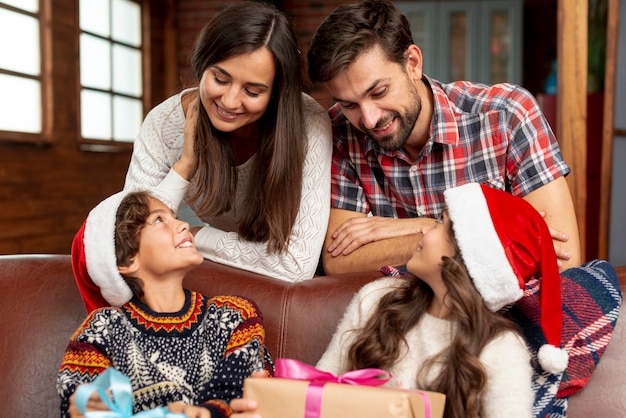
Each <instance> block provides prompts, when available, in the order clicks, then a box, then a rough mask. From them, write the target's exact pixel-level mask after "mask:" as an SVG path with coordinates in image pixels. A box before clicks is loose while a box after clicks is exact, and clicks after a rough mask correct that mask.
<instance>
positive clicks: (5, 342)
mask: <svg viewBox="0 0 626 418" xmlns="http://www.w3.org/2000/svg"><path fill="white" fill-rule="evenodd" d="M618 272H619V274H620V280H621V288H622V291H624V292H626V266H624V267H620V268H618ZM377 277H380V274H379V273H377V272H375V271H372V272H367V273H360V274H351V275H337V276H332V277H331V276H326V277H316V278H315V279H313V280H309V281H304V282H300V283H287V282H282V281H279V280H275V279H271V278H268V277H264V276H260V275H256V274H253V273H248V272H245V271H241V270H237V269H233V268H230V267H226V266H223V265H220V264H216V263H212V262H209V261H205V262H204V263H203V264H202V265H201V266H200V267H199V268H198V269H197V270H195V271H194V272H193V273H191V274H190V275H189V277H188V278H187V279H186V283H185V285H186V287H188V288H191V289H194V290H198V291H201V292H203V293H205V294H209V295H211V294H235V295H244V296H249V297H252V298H253V299H254V300H255V301H256V302H257V303H258V304H259V306H260V307H261V310H262V311H263V314H264V318H265V326H266V329H267V345H268V347H269V350H270V352H271V354H272V356H273V357H274V358H278V357H289V358H296V359H299V360H301V361H304V362H307V363H309V364H315V363H316V362H317V360H318V358H319V357H320V356H321V354H322V353H323V351H324V349H325V348H326V345H327V343H328V341H329V340H330V337H331V335H332V333H333V331H334V329H335V326H336V324H337V321H338V320H339V318H340V317H341V315H342V313H343V309H344V307H345V305H346V304H347V303H348V301H349V300H350V298H351V297H352V295H353V294H354V292H355V291H356V290H357V289H358V288H359V287H360V286H362V285H363V284H365V283H367V282H369V281H371V280H373V279H375V278H377ZM623 312H624V310H622V314H621V315H620V319H619V321H618V324H617V328H616V330H615V333H614V336H613V339H612V340H611V343H610V344H609V346H608V348H607V350H606V352H605V354H604V357H603V358H602V360H601V362H600V364H599V366H598V368H597V369H596V371H595V372H594V375H593V376H592V378H591V380H590V381H589V384H588V385H587V387H585V389H583V390H582V391H581V392H579V393H578V394H576V395H574V396H573V397H572V398H571V401H570V407H569V413H568V417H570V418H581V417H602V418H623V417H624V416H626V319H624V316H625V315H626V314H624V313H623ZM85 315H86V313H85V310H84V307H83V304H82V301H81V299H80V296H79V293H78V290H77V288H76V285H75V283H74V278H73V276H72V268H71V262H70V257H69V256H67V255H5V256H0V318H1V320H2V321H1V324H0V354H1V356H2V357H1V359H2V361H1V362H0V384H1V385H2V390H0V416H3V417H16V418H17V417H19V418H31V417H57V416H59V411H58V408H59V399H58V395H57V393H56V389H55V378H56V372H57V367H58V365H59V363H60V361H61V357H62V354H63V352H64V350H65V346H66V344H67V341H68V339H69V337H70V335H71V334H72V333H73V332H74V330H75V329H76V328H77V326H78V325H79V324H80V322H81V320H82V319H83V318H84V317H85ZM268 418H271V417H268Z"/></svg>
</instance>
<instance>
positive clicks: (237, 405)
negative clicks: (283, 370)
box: [230, 370, 268, 418]
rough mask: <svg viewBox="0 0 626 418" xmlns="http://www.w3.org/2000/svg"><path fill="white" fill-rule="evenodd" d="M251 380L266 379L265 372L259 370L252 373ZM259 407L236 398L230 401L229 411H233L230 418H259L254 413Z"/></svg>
mask: <svg viewBox="0 0 626 418" xmlns="http://www.w3.org/2000/svg"><path fill="white" fill-rule="evenodd" d="M251 377H253V378H261V377H268V376H267V372H266V371H265V370H259V371H256V372H253V373H252V376H251ZM258 407H259V405H258V404H257V403H256V401H253V400H252V399H242V398H236V399H233V400H232V401H230V409H232V410H233V414H232V415H231V418H261V415H259V414H258V413H257V412H256V409H257V408H258Z"/></svg>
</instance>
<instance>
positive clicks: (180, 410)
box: [167, 402, 211, 418]
mask: <svg viewBox="0 0 626 418" xmlns="http://www.w3.org/2000/svg"><path fill="white" fill-rule="evenodd" d="M167 409H168V410H169V411H170V412H172V413H175V414H185V415H187V418H211V412H209V410H208V409H206V408H202V407H200V406H195V405H187V404H185V403H182V402H172V403H170V404H169V405H167Z"/></svg>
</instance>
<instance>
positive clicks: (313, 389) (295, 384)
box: [243, 359, 445, 418]
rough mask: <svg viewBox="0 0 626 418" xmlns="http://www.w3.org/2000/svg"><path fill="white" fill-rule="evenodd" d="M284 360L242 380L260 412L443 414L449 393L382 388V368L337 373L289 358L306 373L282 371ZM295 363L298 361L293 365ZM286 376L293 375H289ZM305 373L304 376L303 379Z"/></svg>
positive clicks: (317, 417)
mask: <svg viewBox="0 0 626 418" xmlns="http://www.w3.org/2000/svg"><path fill="white" fill-rule="evenodd" d="M284 360H285V359H278V360H277V361H276V368H277V376H281V377H272V378H249V379H246V380H245V381H244V390H243V397H244V398H246V399H254V400H255V401H257V403H258V405H259V407H258V409H257V412H258V413H260V414H261V416H264V417H272V418H298V417H302V418H337V417H341V418H345V417H359V418H370V417H371V418H380V417H385V418H442V417H443V410H444V406H445V395H444V394H442V393H436V392H427V391H416V390H403V389H393V388H387V387H380V386H378V385H381V384H384V383H385V382H386V381H387V380H389V379H388V377H387V378H383V379H380V378H377V376H376V375H377V374H378V375H380V374H381V373H383V374H386V372H384V371H382V370H378V369H364V370H356V371H354V372H348V373H346V374H344V375H342V376H334V375H332V374H330V373H326V372H322V371H320V370H317V369H315V368H313V367H311V366H307V365H303V364H302V363H299V362H296V361H295V360H290V362H292V365H293V364H296V365H297V366H296V367H304V368H305V369H306V373H304V374H305V375H306V376H303V375H302V373H295V374H294V373H282V372H280V368H281V367H282V365H283V362H284ZM293 362H296V363H293ZM285 374H287V375H289V377H285ZM305 377H306V378H305Z"/></svg>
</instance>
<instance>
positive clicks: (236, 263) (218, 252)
mask: <svg viewBox="0 0 626 418" xmlns="http://www.w3.org/2000/svg"><path fill="white" fill-rule="evenodd" d="M305 109H306V112H307V113H306V132H307V144H308V145H307V152H306V158H305V161H304V167H303V173H302V174H303V175H302V196H301V200H300V208H299V210H298V214H297V216H296V220H295V223H294V226H293V228H292V231H291V235H290V237H289V247H288V248H287V251H286V252H284V253H269V252H268V251H267V242H251V241H246V240H244V239H242V238H241V237H240V236H239V234H237V233H236V232H225V231H222V230H219V229H217V228H213V227H211V226H206V227H203V228H202V229H201V230H200V231H198V233H197V234H196V237H195V238H196V246H197V248H198V250H199V251H200V253H201V254H202V255H203V256H204V257H205V258H207V259H209V260H212V261H215V262H218V263H221V264H226V265H230V266H233V267H237V268H240V269H243V270H248V271H252V272H255V273H259V274H263V275H266V276H270V277H273V278H276V279H279V280H285V281H290V282H297V281H302V280H308V279H311V278H312V277H313V275H314V274H315V269H316V268H317V264H318V261H319V257H320V255H321V251H322V246H323V243H324V237H325V235H326V228H327V226H328V216H329V213H330V165H331V157H332V137H331V135H332V134H331V127H330V118H329V117H328V114H327V113H326V111H325V110H324V109H323V108H322V107H321V106H320V105H319V104H318V103H317V102H314V100H313V99H312V98H310V97H308V96H306V97H305Z"/></svg>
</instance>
